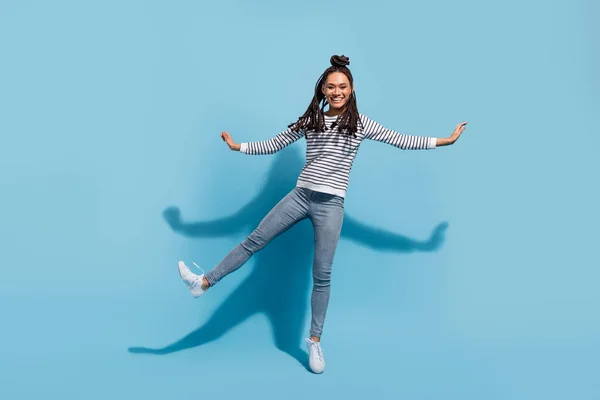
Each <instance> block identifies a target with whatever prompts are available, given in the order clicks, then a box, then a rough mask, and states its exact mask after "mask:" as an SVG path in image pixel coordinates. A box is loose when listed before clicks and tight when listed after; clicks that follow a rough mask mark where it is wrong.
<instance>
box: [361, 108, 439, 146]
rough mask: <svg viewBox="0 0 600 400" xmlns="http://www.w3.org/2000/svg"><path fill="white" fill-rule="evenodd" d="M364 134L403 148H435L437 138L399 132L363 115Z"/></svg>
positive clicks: (368, 137)
mask: <svg viewBox="0 0 600 400" xmlns="http://www.w3.org/2000/svg"><path fill="white" fill-rule="evenodd" d="M363 125H364V131H363V132H364V134H365V138H366V139H371V140H376V141H378V142H382V143H387V144H391V145H392V146H396V147H398V148H400V149H402V150H427V149H435V147H436V138H435V137H430V136H415V135H407V134H404V133H398V132H396V131H394V130H392V129H388V128H386V127H384V126H382V125H381V124H380V123H378V122H377V121H373V120H372V119H369V118H368V117H366V116H365V117H363Z"/></svg>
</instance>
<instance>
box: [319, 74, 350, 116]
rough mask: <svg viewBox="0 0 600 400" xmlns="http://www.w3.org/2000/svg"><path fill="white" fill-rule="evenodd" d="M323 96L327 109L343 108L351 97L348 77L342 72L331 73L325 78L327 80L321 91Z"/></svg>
mask: <svg viewBox="0 0 600 400" xmlns="http://www.w3.org/2000/svg"><path fill="white" fill-rule="evenodd" d="M321 90H322V91H323V94H324V95H325V97H326V99H327V102H329V107H331V108H336V109H341V108H343V107H344V106H345V105H346V103H347V102H348V100H350V96H351V95H352V90H353V89H352V85H350V81H349V80H348V77H347V76H346V74H344V73H343V72H332V73H331V74H329V76H327V80H326V81H325V83H324V84H323V87H322V89H321Z"/></svg>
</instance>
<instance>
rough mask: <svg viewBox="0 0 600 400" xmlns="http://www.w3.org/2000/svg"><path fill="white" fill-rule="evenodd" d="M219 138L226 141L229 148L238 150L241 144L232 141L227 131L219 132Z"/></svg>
mask: <svg viewBox="0 0 600 400" xmlns="http://www.w3.org/2000/svg"><path fill="white" fill-rule="evenodd" d="M221 139H223V141H224V142H225V143H227V146H229V148H230V149H231V150H234V151H240V147H241V146H240V145H239V144H237V143H235V142H234V141H233V139H232V138H231V135H230V134H229V133H227V132H221Z"/></svg>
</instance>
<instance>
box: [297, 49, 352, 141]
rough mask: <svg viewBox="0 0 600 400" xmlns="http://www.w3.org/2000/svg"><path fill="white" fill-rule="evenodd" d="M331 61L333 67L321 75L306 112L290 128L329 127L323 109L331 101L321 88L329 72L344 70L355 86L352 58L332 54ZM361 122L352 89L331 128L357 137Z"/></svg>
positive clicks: (319, 130) (312, 128)
mask: <svg viewBox="0 0 600 400" xmlns="http://www.w3.org/2000/svg"><path fill="white" fill-rule="evenodd" d="M329 61H330V63H331V67H329V68H327V69H326V70H325V72H323V74H322V75H321V76H320V77H319V80H318V81H317V83H316V85H315V94H314V96H313V98H312V101H311V102H310V105H309V106H308V108H307V109H306V112H305V113H304V114H303V115H302V116H301V117H300V118H298V120H297V121H296V122H294V123H292V124H290V125H288V128H292V129H293V130H297V129H298V130H299V129H302V130H304V131H307V132H308V131H312V132H325V131H326V130H327V127H326V126H325V116H324V114H323V109H324V108H325V106H326V105H327V104H329V102H328V101H327V99H326V97H325V95H324V94H323V92H322V90H321V88H322V87H323V84H324V83H325V82H326V81H327V77H328V76H329V74H331V73H333V72H342V73H343V74H344V75H346V77H348V80H349V81H350V85H351V86H352V87H353V88H354V83H353V82H354V79H353V78H352V73H351V72H350V70H349V69H348V67H347V65H349V64H350V59H349V58H348V57H346V56H344V55H341V56H337V55H334V56H331V59H330V60H329ZM319 105H320V106H319ZM359 122H360V117H359V114H358V108H357V107H356V94H355V93H354V90H352V94H351V95H350V99H348V102H347V103H346V104H345V106H344V109H343V110H342V112H341V114H340V115H339V116H338V118H337V120H336V121H335V122H334V123H333V124H332V126H331V129H333V128H335V127H336V126H337V127H338V129H339V132H343V133H345V134H347V135H350V136H352V137H356V131H357V130H358V123H359Z"/></svg>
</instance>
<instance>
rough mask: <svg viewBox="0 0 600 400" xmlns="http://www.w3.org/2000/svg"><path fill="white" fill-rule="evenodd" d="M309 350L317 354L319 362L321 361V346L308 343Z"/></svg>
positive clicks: (315, 343)
mask: <svg viewBox="0 0 600 400" xmlns="http://www.w3.org/2000/svg"><path fill="white" fill-rule="evenodd" d="M310 349H311V350H313V351H314V352H315V353H317V357H318V358H319V360H320V361H323V350H322V349H321V345H320V344H319V343H317V342H314V341H313V342H310Z"/></svg>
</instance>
